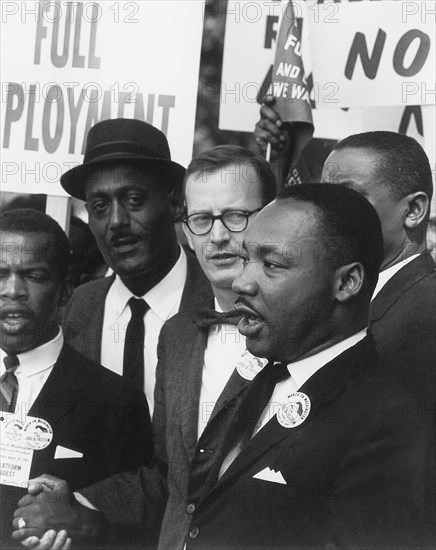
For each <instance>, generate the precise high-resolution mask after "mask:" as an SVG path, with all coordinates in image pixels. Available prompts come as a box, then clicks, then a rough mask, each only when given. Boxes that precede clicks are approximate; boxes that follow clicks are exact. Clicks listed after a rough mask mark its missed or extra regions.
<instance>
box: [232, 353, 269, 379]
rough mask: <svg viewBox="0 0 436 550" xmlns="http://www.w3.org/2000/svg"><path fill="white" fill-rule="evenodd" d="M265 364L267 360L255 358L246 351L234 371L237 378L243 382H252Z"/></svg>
mask: <svg viewBox="0 0 436 550" xmlns="http://www.w3.org/2000/svg"><path fill="white" fill-rule="evenodd" d="M267 363H268V360H267V359H260V358H259V357H255V356H254V355H252V354H251V353H250V352H249V351H248V349H246V350H245V351H244V353H243V354H242V355H241V357H240V358H239V361H238V362H237V364H236V370H237V371H238V374H239V376H241V377H242V378H244V379H245V380H253V378H254V377H255V376H256V374H258V373H259V372H260V371H261V370H262V369H263V367H264V366H265V365H266V364H267Z"/></svg>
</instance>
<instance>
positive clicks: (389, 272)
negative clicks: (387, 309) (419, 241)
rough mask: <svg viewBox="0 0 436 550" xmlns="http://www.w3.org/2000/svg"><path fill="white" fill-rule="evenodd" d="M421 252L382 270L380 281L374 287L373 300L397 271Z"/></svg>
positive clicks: (379, 276)
mask: <svg viewBox="0 0 436 550" xmlns="http://www.w3.org/2000/svg"><path fill="white" fill-rule="evenodd" d="M419 255H420V254H414V255H413V256H410V257H409V258H406V259H405V260H403V261H401V262H398V263H397V264H395V265H393V266H391V267H388V268H387V269H385V270H383V271H380V273H379V275H378V281H377V285H376V287H375V289H374V292H373V294H372V298H371V300H374V298H375V297H376V296H377V294H378V293H379V292H380V290H381V289H382V288H383V287H384V286H385V284H386V283H387V282H388V281H389V279H392V277H393V276H394V275H395V273H397V271H400V269H402V268H403V267H404V266H406V265H407V264H409V263H410V262H411V261H413V260H414V259H415V258H417V257H418V256H419Z"/></svg>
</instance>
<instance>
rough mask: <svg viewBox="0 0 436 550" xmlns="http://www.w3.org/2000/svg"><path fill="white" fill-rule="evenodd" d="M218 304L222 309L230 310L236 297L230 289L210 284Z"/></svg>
mask: <svg viewBox="0 0 436 550" xmlns="http://www.w3.org/2000/svg"><path fill="white" fill-rule="evenodd" d="M212 288H213V293H214V295H215V298H216V301H217V302H218V305H219V306H220V308H221V309H222V310H223V311H231V310H232V309H234V307H235V301H236V298H237V297H238V296H237V295H236V294H235V293H234V292H233V291H232V290H231V289H227V288H216V287H214V286H213V285H212Z"/></svg>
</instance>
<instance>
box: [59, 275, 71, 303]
mask: <svg viewBox="0 0 436 550" xmlns="http://www.w3.org/2000/svg"><path fill="white" fill-rule="evenodd" d="M73 292H74V285H73V279H72V277H70V276H68V277H67V278H66V279H65V281H63V282H62V283H61V292H60V296H59V305H60V306H61V307H64V306H66V305H67V303H68V302H69V300H70V298H71V296H72V294H73Z"/></svg>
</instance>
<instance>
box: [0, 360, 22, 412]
mask: <svg viewBox="0 0 436 550" xmlns="http://www.w3.org/2000/svg"><path fill="white" fill-rule="evenodd" d="M3 363H4V365H5V367H6V372H5V373H4V374H3V375H2V376H1V377H0V410H2V411H6V412H14V411H15V405H16V403H17V394H18V380H17V377H16V376H15V374H14V371H15V369H16V368H17V367H18V365H19V364H20V361H19V360H18V357H17V356H16V355H6V357H4V359H3Z"/></svg>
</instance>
